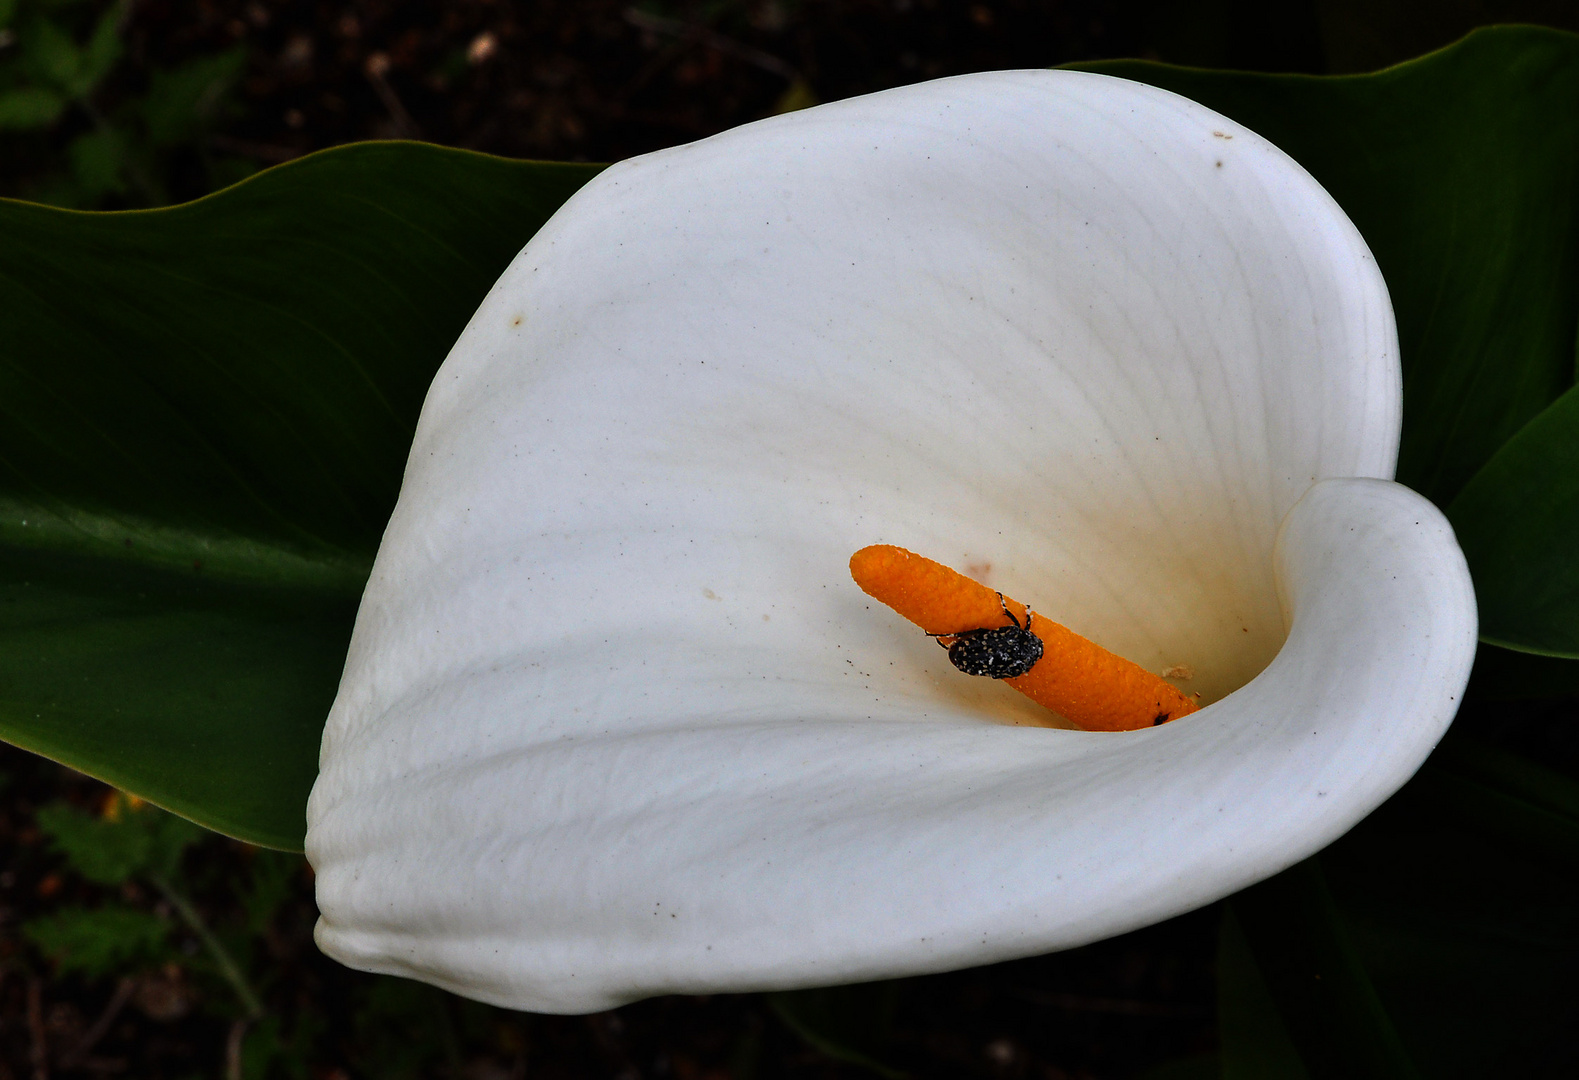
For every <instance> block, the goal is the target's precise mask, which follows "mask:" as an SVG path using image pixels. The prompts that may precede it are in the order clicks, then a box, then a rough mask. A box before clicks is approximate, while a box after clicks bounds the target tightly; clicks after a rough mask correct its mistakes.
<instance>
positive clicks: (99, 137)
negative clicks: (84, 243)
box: [0, 0, 253, 209]
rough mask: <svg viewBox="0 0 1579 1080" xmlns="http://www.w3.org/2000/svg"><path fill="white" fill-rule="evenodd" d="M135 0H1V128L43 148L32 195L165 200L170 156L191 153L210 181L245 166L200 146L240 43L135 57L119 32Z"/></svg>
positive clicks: (48, 199) (91, 202)
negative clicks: (173, 55)
mask: <svg viewBox="0 0 1579 1080" xmlns="http://www.w3.org/2000/svg"><path fill="white" fill-rule="evenodd" d="M131 9H132V3H131V0H115V2H113V3H104V2H102V0H101V2H97V3H95V2H92V0H0V133H4V134H6V135H8V136H11V137H12V138H15V137H16V136H18V135H22V136H25V135H29V134H31V135H33V136H34V138H33V139H32V140H31V141H30V144H29V146H28V147H27V150H28V152H30V153H32V154H34V155H42V156H43V157H44V158H45V159H46V160H45V161H44V162H43V164H42V167H41V168H40V169H39V170H38V172H37V175H36V176H35V177H34V179H32V180H31V181H30V186H29V189H28V190H27V191H26V192H25V194H26V196H27V197H28V198H29V199H32V200H34V201H37V202H43V203H50V204H52V205H55V206H65V207H76V208H79V209H99V208H105V207H125V206H162V205H164V204H166V203H168V202H170V201H171V179H170V178H171V173H172V170H173V169H174V168H176V167H177V163H178V159H180V160H183V161H184V160H185V159H187V158H190V157H194V156H195V158H196V160H197V161H198V162H199V164H200V167H201V168H202V169H203V171H204V172H205V173H206V174H207V176H206V179H207V186H208V187H211V188H213V187H222V186H224V185H226V184H229V183H233V182H234V181H236V180H239V179H241V178H242V177H244V176H245V175H247V174H248V173H249V172H251V171H252V170H253V166H252V165H250V164H249V163H247V162H245V161H242V160H240V159H235V158H226V157H216V156H214V155H213V154H211V153H210V152H209V151H208V149H207V147H206V146H205V137H206V135H207V133H208V132H209V130H210V129H211V128H212V127H213V125H214V123H215V121H216V120H217V119H219V118H220V117H221V115H222V114H223V112H224V110H225V107H226V95H227V93H228V91H229V90H230V88H231V86H232V85H233V84H234V83H235V81H236V79H237V78H238V77H239V75H240V74H241V70H242V67H243V66H244V65H245V63H246V59H247V58H246V51H245V50H244V49H241V48H234V49H230V50H227V51H225V52H221V53H216V54H213V55H208V56H198V57H195V58H193V59H190V60H188V61H186V62H184V63H182V64H180V65H178V66H176V67H172V68H160V67H154V66H149V65H146V64H139V63H138V62H137V61H136V59H135V58H134V57H132V56H130V55H129V54H128V52H127V50H126V49H125V47H124V43H123V40H122V33H123V31H124V28H125V25H126V21H127V19H128V17H129V16H130V14H131ZM112 88H113V91H114V92H113V93H111V92H110V91H111V89H112ZM50 133H54V134H57V135H61V134H64V135H66V136H68V137H66V138H64V139H47V138H45V136H46V135H47V134H50ZM8 141H9V140H8ZM50 159H53V160H50Z"/></svg>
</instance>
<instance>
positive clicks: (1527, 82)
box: [1081, 27, 1579, 506]
mask: <svg viewBox="0 0 1579 1080" xmlns="http://www.w3.org/2000/svg"><path fill="white" fill-rule="evenodd" d="M1081 66H1083V67H1087V68H1089V69H1091V70H1095V71H1101V72H1105V73H1107V74H1111V75H1119V76H1122V77H1124V78H1129V79H1136V80H1139V81H1141V82H1145V83H1150V84H1152V85H1154V86H1160V87H1163V88H1165V89H1168V90H1173V91H1176V92H1178V93H1180V94H1183V95H1185V96H1186V97H1191V98H1194V99H1195V100H1196V101H1199V102H1201V103H1202V104H1204V105H1207V106H1210V107H1211V108H1213V109H1216V110H1218V111H1219V112H1221V113H1224V114H1225V115H1227V116H1229V117H1232V118H1233V119H1234V120H1237V121H1239V122H1240V123H1242V124H1244V125H1246V126H1247V127H1249V128H1251V129H1252V130H1254V131H1256V132H1258V133H1259V134H1261V135H1264V136H1265V137H1266V138H1268V139H1270V140H1272V142H1274V143H1276V144H1277V145H1278V146H1279V147H1280V148H1282V149H1283V150H1284V151H1286V152H1287V153H1288V154H1289V155H1290V156H1292V157H1293V158H1294V159H1295V160H1296V161H1298V162H1299V163H1300V164H1301V165H1303V166H1304V167H1305V168H1306V169H1308V170H1309V171H1310V173H1311V174H1312V175H1313V176H1315V178H1316V179H1317V180H1319V181H1320V182H1321V184H1322V185H1323V186H1324V187H1325V188H1326V189H1327V190H1328V191H1329V192H1331V193H1332V196H1333V197H1334V198H1335V199H1336V200H1337V201H1338V203H1339V205H1341V206H1342V207H1343V209H1344V210H1345V211H1346V212H1347V213H1348V215H1349V217H1350V218H1352V219H1353V221H1354V223H1355V225H1357V226H1358V227H1359V230H1360V232H1361V234H1362V235H1363V236H1364V237H1365V241H1366V243H1367V244H1369V245H1370V248H1371V251H1372V252H1373V253H1374V254H1375V256H1376V259H1377V263H1378V264H1379V265H1380V267H1381V270H1382V273H1383V275H1384V276H1385V277H1386V279H1387V287H1388V289H1389V291H1390V292H1391V294H1392V300H1393V307H1394V309H1395V311H1396V313H1397V318H1398V335H1399V344H1400V347H1401V349H1402V360H1403V368H1404V435H1403V446H1402V450H1401V453H1400V457H1399V464H1398V479H1399V480H1400V481H1401V482H1403V483H1405V484H1408V485H1409V486H1410V487H1412V488H1415V489H1416V490H1417V491H1420V492H1421V493H1423V494H1425V495H1426V496H1428V497H1430V498H1431V499H1433V500H1434V501H1435V502H1437V504H1438V505H1441V506H1446V505H1447V504H1448V503H1449V502H1451V501H1452V499H1453V497H1454V496H1455V495H1456V494H1457V493H1458V491H1459V489H1460V488H1462V487H1463V486H1464V484H1465V483H1466V482H1467V481H1468V480H1469V478H1470V477H1471V476H1472V475H1474V473H1475V472H1476V471H1477V470H1478V469H1480V467H1481V466H1482V465H1484V464H1485V463H1486V462H1487V461H1488V460H1489V459H1490V458H1491V456H1492V455H1493V454H1494V453H1496V452H1497V450H1498V448H1499V447H1501V446H1502V444H1503V443H1504V442H1506V441H1507V440H1508V438H1509V437H1510V436H1512V435H1513V434H1514V432H1516V431H1518V430H1519V429H1520V428H1522V427H1523V426H1524V425H1525V424H1526V423H1527V422H1529V421H1530V420H1531V419H1532V418H1533V417H1535V416H1536V415H1537V414H1538V413H1540V412H1541V410H1543V409H1545V408H1546V407H1547V406H1548V405H1550V404H1551V403H1552V402H1553V401H1555V400H1556V399H1557V398H1558V397H1559V396H1560V395H1561V394H1563V393H1564V392H1565V391H1566V390H1567V389H1568V388H1569V387H1570V386H1571V385H1572V384H1573V380H1574V327H1575V322H1576V318H1579V220H1576V216H1575V204H1576V195H1579V109H1576V108H1574V102H1575V101H1579V36H1575V35H1573V34H1568V33H1564V32H1561V31H1557V30H1544V29H1538V28H1535V27H1496V28H1493V29H1487V30H1480V31H1477V32H1475V33H1474V34H1471V35H1470V36H1469V37H1467V38H1465V39H1464V40H1463V41H1461V42H1459V43H1458V44H1456V45H1453V46H1450V47H1449V48H1446V49H1443V50H1441V51H1440V52H1437V53H1433V54H1431V55H1429V56H1426V57H1423V58H1421V59H1419V60H1414V61H1411V62H1409V63H1406V64H1400V65H1398V66H1397V67H1393V68H1388V69H1387V70H1385V71H1381V72H1378V73H1376V74H1374V75H1356V76H1343V77H1337V78H1320V77H1313V76H1303V75H1253V74H1244V73H1233V72H1217V71H1199V70H1191V69H1186V68H1173V67H1167V66H1164V65H1161V64H1150V63H1143V62H1134V61H1114V62H1103V63H1098V64H1088V65H1081Z"/></svg>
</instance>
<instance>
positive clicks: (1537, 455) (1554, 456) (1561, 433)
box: [1448, 389, 1579, 657]
mask: <svg viewBox="0 0 1579 1080" xmlns="http://www.w3.org/2000/svg"><path fill="white" fill-rule="evenodd" d="M1448 517H1449V519H1450V520H1451V521H1452V522H1453V529H1454V531H1455V532H1456V533H1457V534H1458V542H1459V544H1460V545H1461V546H1462V547H1463V549H1464V556H1465V558H1467V559H1468V560H1469V569H1470V573H1471V574H1472V575H1473V577H1474V579H1475V598H1476V600H1477V601H1478V603H1479V607H1480V636H1481V638H1482V639H1483V640H1485V641H1489V642H1493V643H1495V644H1497V645H1502V646H1505V647H1507V648H1511V649H1522V650H1525V651H1527V652H1533V653H1543V654H1546V655H1553V656H1567V657H1579V389H1574V390H1570V391H1569V392H1568V393H1566V394H1564V395H1563V396H1562V397H1560V398H1558V399H1557V401H1556V403H1555V404H1553V405H1552V406H1551V407H1549V408H1548V409H1547V410H1546V411H1545V412H1543V413H1541V414H1540V415H1539V416H1537V417H1536V418H1535V419H1534V420H1531V421H1530V422H1529V423H1528V424H1526V425H1525V427H1524V429H1523V430H1522V431H1520V432H1519V433H1518V434H1517V435H1515V436H1513V438H1511V439H1509V440H1508V441H1507V442H1506V443H1504V444H1503V446H1502V449H1500V450H1498V451H1497V453H1496V455H1495V456H1494V457H1493V458H1492V459H1491V460H1490V461H1489V462H1488V463H1487V464H1486V466H1485V468H1483V469H1481V470H1480V472H1478V473H1476V474H1475V477H1474V479H1472V480H1471V481H1470V482H1469V484H1467V485H1466V486H1465V488H1464V490H1463V491H1461V492H1460V493H1459V495H1458V498H1456V499H1454V500H1453V503H1452V505H1451V506H1449V507H1448Z"/></svg>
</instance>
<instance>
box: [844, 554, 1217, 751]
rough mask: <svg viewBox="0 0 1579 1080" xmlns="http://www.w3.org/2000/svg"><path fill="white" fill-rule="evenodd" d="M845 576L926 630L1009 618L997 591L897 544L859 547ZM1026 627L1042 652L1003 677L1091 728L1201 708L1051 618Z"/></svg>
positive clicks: (1140, 724)
mask: <svg viewBox="0 0 1579 1080" xmlns="http://www.w3.org/2000/svg"><path fill="white" fill-rule="evenodd" d="M850 575H851V576H852V577H853V578H855V583H856V584H857V585H859V586H860V587H861V588H862V589H863V590H864V591H865V592H866V593H867V595H869V596H871V597H872V598H873V599H876V600H880V601H882V602H883V603H885V604H887V605H888V606H889V607H891V608H893V609H894V610H895V611H897V612H898V613H899V614H901V615H903V616H904V617H905V618H907V619H909V620H910V621H911V622H913V623H915V624H916V625H917V626H919V627H921V629H923V630H925V631H926V632H927V633H929V634H941V635H955V634H963V633H966V632H967V631H970V630H979V629H983V628H987V627H1000V626H1006V625H1008V621H1007V620H1006V619H1005V618H1004V614H1003V606H1002V605H1000V603H999V601H998V593H997V592H995V591H994V590H992V589H989V588H987V586H985V585H983V584H981V583H980V582H979V581H972V580H971V579H970V578H968V577H966V576H965V575H964V574H961V573H959V572H957V571H955V570H951V569H949V568H948V567H946V566H944V565H943V564H942V563H939V562H933V561H932V560H931V559H928V558H925V557H923V556H921V555H917V554H915V553H914V552H911V551H906V550H905V549H904V548H902V547H894V546H893V545H891V544H874V545H872V546H871V547H864V548H862V549H861V550H860V551H857V552H856V553H855V554H854V555H852V556H850ZM1003 602H1004V603H1005V604H1007V605H1008V607H1009V610H1010V611H1011V612H1012V613H1013V615H1014V618H1016V619H1018V620H1019V622H1020V624H1021V625H1022V626H1023V625H1024V624H1025V621H1026V618H1027V613H1026V608H1025V605H1024V604H1022V603H1020V602H1019V601H1018V600H1010V599H1008V598H1007V597H1005V598H1004V601H1003ZM1031 632H1032V633H1034V634H1035V635H1036V636H1037V637H1039V638H1041V639H1042V646H1043V653H1042V658H1041V659H1040V660H1038V661H1037V662H1036V664H1035V666H1033V667H1032V668H1031V669H1030V670H1029V671H1027V672H1026V673H1025V674H1023V675H1018V676H1015V677H1014V678H1010V679H1004V680H1003V681H1004V682H1006V683H1008V684H1009V685H1010V686H1012V687H1014V688H1015V689H1016V690H1018V691H1020V693H1022V694H1024V695H1025V696H1026V697H1028V698H1030V699H1031V700H1032V701H1034V702H1036V703H1037V704H1038V705H1044V706H1046V707H1047V708H1049V709H1052V710H1053V711H1054V712H1056V713H1059V714H1060V715H1062V716H1064V717H1065V718H1066V719H1068V720H1070V721H1072V722H1073V723H1075V724H1078V725H1079V726H1080V727H1083V728H1085V729H1087V730H1088V731H1133V730H1135V729H1136V728H1147V727H1152V726H1154V725H1156V724H1162V723H1166V722H1167V721H1169V720H1176V719H1178V718H1179V717H1181V716H1184V715H1185V714H1186V713H1192V712H1195V711H1196V709H1197V708H1198V706H1197V705H1196V704H1195V702H1193V701H1191V700H1190V699H1189V698H1188V697H1186V696H1185V695H1184V694H1182V693H1180V692H1179V691H1178V690H1177V689H1175V688H1174V687H1173V686H1171V685H1169V684H1168V683H1166V682H1164V681H1163V680H1162V679H1161V678H1159V677H1158V676H1156V675H1153V674H1152V673H1151V672H1149V671H1147V670H1146V669H1145V668H1143V667H1141V666H1140V665H1139V664H1135V663H1132V662H1130V661H1128V660H1126V659H1124V658H1123V657H1122V656H1117V655H1115V654H1113V653H1110V652H1108V651H1107V650H1106V649H1104V648H1102V646H1100V645H1098V644H1096V643H1095V642H1092V641H1087V640H1086V639H1085V638H1083V637H1081V636H1080V635H1079V634H1077V633H1075V632H1074V631H1072V630H1069V629H1068V628H1066V627H1063V626H1060V625H1058V624H1057V623H1055V622H1053V621H1052V620H1051V619H1048V618H1044V617H1043V616H1042V615H1037V616H1036V618H1035V624H1034V625H1033V626H1032V627H1031ZM945 642H946V638H945Z"/></svg>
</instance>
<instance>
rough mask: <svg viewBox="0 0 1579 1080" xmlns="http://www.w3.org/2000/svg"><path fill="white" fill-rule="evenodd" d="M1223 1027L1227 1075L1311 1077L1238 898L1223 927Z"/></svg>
mask: <svg viewBox="0 0 1579 1080" xmlns="http://www.w3.org/2000/svg"><path fill="white" fill-rule="evenodd" d="M1217 1032H1218V1042H1219V1044H1220V1045H1221V1047H1222V1049H1221V1052H1220V1062H1221V1064H1220V1072H1219V1074H1218V1075H1219V1076H1220V1077H1221V1080H1309V1077H1310V1072H1309V1070H1307V1069H1306V1068H1305V1065H1304V1063H1303V1062H1302V1061H1301V1060H1300V1057H1299V1051H1298V1049H1296V1048H1295V1046H1294V1042H1293V1040H1292V1039H1291V1038H1290V1037H1289V1033H1288V1026H1287V1025H1286V1024H1284V1023H1283V1018H1282V1017H1281V1016H1279V1015H1278V1011H1277V1003H1276V1002H1275V1001H1274V1000H1273V999H1272V991H1271V990H1270V989H1268V987H1267V984H1266V979H1265V978H1264V977H1263V976H1262V974H1261V968H1260V966H1259V965H1257V963H1256V958H1255V953H1254V952H1253V951H1251V948H1250V941H1249V939H1247V938H1246V937H1245V932H1244V929H1243V928H1242V927H1241V926H1240V925H1239V920H1238V919H1237V918H1236V917H1235V916H1234V910H1233V905H1232V904H1224V905H1223V914H1222V920H1221V922H1220V924H1219V926H1218V931H1217ZM1148 1080H1156V1078H1153V1077H1148Z"/></svg>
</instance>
